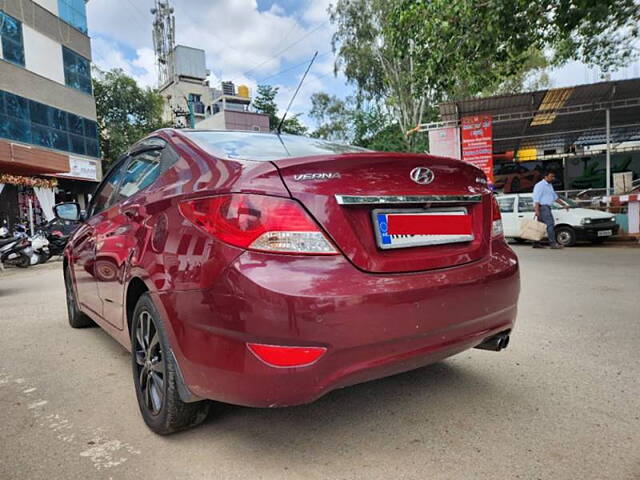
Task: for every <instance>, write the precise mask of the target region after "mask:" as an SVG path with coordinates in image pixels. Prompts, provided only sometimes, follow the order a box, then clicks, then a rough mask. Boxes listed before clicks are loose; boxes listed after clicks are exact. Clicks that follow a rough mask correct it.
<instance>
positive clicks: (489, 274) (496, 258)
mask: <svg viewBox="0 0 640 480" xmlns="http://www.w3.org/2000/svg"><path fill="white" fill-rule="evenodd" d="M519 288H520V287H519V276H518V264H517V259H516V257H515V254H514V253H513V252H512V251H511V249H510V248H509V247H508V246H506V245H499V246H498V247H497V248H496V250H495V251H494V253H493V255H492V256H491V257H489V258H488V259H487V260H485V261H481V262H475V263H472V264H469V265H465V266H461V267H456V268H451V269H442V270H438V271H432V272H425V273H416V274H396V275H386V274H385V275H379V274H367V273H363V272H361V271H359V270H357V269H356V268H354V267H353V265H352V264H351V263H349V262H348V261H347V260H346V259H344V258H343V257H323V258H317V257H314V258H311V257H307V258H304V257H293V256H282V255H268V254H259V253H249V252H247V253H244V254H242V255H241V256H240V257H239V258H238V259H236V261H235V262H234V263H233V264H232V265H230V266H229V267H228V268H227V269H226V271H225V273H224V274H223V275H222V276H221V278H219V279H218V281H217V282H216V283H215V284H214V286H213V287H212V288H210V289H206V290H189V291H173V292H169V293H163V294H159V295H157V300H158V302H157V304H158V305H159V306H160V307H161V309H162V310H164V313H165V315H166V318H167V319H168V321H169V323H170V325H171V327H172V328H171V329H172V337H173V338H172V342H173V347H174V351H175V354H176V358H177V360H178V363H179V364H180V368H181V370H182V373H183V376H184V379H185V382H186V384H187V386H188V388H189V390H190V391H191V392H192V393H194V394H195V395H197V396H199V397H204V398H211V399H214V400H219V401H224V402H228V403H234V404H240V405H247V406H257V407H265V406H286V405H296V404H302V403H308V402H311V401H313V400H315V399H317V398H318V397H320V396H322V395H323V394H325V393H327V392H329V391H331V390H333V389H336V388H339V387H343V386H347V385H351V384H354V383H359V382H363V381H366V380H371V379H375V378H380V377H384V376H387V375H392V374H395V373H399V372H402V371H407V370H411V369H414V368H417V367H420V366H423V365H427V364H429V363H433V362H436V361H438V360H441V359H443V358H445V357H448V356H451V355H454V354H456V353H459V352H461V351H463V350H466V349H468V348H472V347H474V346H475V345H477V344H479V343H480V342H481V341H482V340H483V339H484V338H486V337H488V336H490V335H493V334H495V333H498V332H500V331H503V330H508V329H511V328H512V327H513V323H514V321H515V317H516V303H517V298H518V294H519ZM246 342H257V343H265V344H273V345H301V346H324V347H327V349H328V350H327V353H326V354H325V355H324V356H323V357H322V358H320V359H319V360H318V361H317V362H316V363H314V364H313V365H310V366H307V367H301V368H274V367H271V366H268V365H266V364H264V363H262V362H261V361H260V360H259V359H258V358H256V357H255V356H254V355H253V354H252V353H251V352H250V351H249V350H248V349H247V348H246Z"/></svg>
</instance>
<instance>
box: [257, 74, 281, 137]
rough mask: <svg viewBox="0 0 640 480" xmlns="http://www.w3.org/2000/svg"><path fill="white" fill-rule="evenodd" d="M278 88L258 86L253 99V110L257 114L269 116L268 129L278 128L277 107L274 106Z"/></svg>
mask: <svg viewBox="0 0 640 480" xmlns="http://www.w3.org/2000/svg"><path fill="white" fill-rule="evenodd" d="M277 94H278V87H272V86H271V85H258V94H257V95H256V97H255V98H254V99H253V109H254V110H255V111H256V112H258V113H264V114H265V115H269V128H270V129H271V130H274V129H275V128H277V127H278V123H279V122H280V119H279V118H278V115H277V114H278V106H277V105H276V95H277Z"/></svg>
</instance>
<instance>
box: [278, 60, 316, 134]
mask: <svg viewBox="0 0 640 480" xmlns="http://www.w3.org/2000/svg"><path fill="white" fill-rule="evenodd" d="M317 56H318V51H317V50H316V53H314V54H313V58H312V59H311V61H310V62H309V66H308V67H307V69H306V70H305V71H304V75H302V78H301V79H300V83H299V84H298V88H296V91H295V92H294V93H293V97H291V100H289V105H287V109H286V110H285V111H284V115H282V119H281V120H280V123H279V124H278V128H277V129H276V132H277V133H278V135H280V133H281V131H282V125H283V124H284V119H285V118H286V117H287V113H288V112H289V109H290V108H291V104H292V103H293V101H294V100H295V98H296V95H298V90H300V87H301V86H302V82H304V79H305V78H307V73H309V70H311V65H313V62H314V61H315V59H316V57H317Z"/></svg>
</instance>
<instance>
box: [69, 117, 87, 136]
mask: <svg viewBox="0 0 640 480" xmlns="http://www.w3.org/2000/svg"><path fill="white" fill-rule="evenodd" d="M67 117H68V119H69V120H68V121H69V132H71V133H74V134H76V135H80V136H83V135H84V119H83V118H82V117H78V116H77V115H74V114H73V113H69V114H67Z"/></svg>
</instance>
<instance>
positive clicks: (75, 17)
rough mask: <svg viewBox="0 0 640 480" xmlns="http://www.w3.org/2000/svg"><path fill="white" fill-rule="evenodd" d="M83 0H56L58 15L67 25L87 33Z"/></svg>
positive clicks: (85, 10)
mask: <svg viewBox="0 0 640 480" xmlns="http://www.w3.org/2000/svg"><path fill="white" fill-rule="evenodd" d="M84 2H85V0H58V15H59V17H60V18H61V19H62V20H64V21H65V22H67V23H68V24H69V25H71V26H73V27H75V28H77V29H78V30H80V31H81V32H82V33H85V34H86V33H87V9H86V7H85V4H84Z"/></svg>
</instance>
